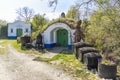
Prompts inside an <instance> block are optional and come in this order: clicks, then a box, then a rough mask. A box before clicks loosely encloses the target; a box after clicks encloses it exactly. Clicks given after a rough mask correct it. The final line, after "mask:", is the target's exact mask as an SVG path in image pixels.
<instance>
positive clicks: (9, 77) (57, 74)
mask: <svg viewBox="0 0 120 80" xmlns="http://www.w3.org/2000/svg"><path fill="white" fill-rule="evenodd" d="M6 50H8V53H6V54H4V55H0V80H75V79H74V78H73V77H71V76H70V75H67V74H65V72H64V71H63V70H61V69H59V68H57V67H55V66H51V65H49V64H46V63H43V62H37V61H33V59H34V58H33V57H32V56H29V55H27V54H21V53H19V52H17V51H16V50H15V49H14V48H13V47H11V46H10V45H8V49H6Z"/></svg>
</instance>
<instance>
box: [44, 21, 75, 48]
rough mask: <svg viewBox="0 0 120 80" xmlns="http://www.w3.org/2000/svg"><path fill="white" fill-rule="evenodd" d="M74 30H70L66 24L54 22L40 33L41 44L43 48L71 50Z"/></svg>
mask: <svg viewBox="0 0 120 80" xmlns="http://www.w3.org/2000/svg"><path fill="white" fill-rule="evenodd" d="M74 32H75V29H72V28H71V27H70V26H69V25H68V24H66V23H63V22H56V23H54V24H52V25H49V26H48V27H47V28H46V30H44V32H43V33H42V36H43V43H44V47H45V48H53V47H55V46H63V47H68V49H71V48H72V43H73V42H74V34H73V33H74Z"/></svg>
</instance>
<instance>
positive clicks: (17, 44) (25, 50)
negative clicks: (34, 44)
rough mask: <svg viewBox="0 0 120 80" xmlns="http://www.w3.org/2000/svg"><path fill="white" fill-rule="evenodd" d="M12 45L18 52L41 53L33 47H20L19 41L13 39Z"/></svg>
mask: <svg viewBox="0 0 120 80" xmlns="http://www.w3.org/2000/svg"><path fill="white" fill-rule="evenodd" d="M12 46H13V47H14V48H15V49H16V50H18V51H19V52H22V53H26V54H37V55H41V54H42V52H39V51H37V50H35V49H33V48H30V49H27V48H23V47H21V43H17V41H16V40H13V42H12Z"/></svg>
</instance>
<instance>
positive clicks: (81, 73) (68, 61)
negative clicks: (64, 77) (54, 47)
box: [36, 54, 99, 80]
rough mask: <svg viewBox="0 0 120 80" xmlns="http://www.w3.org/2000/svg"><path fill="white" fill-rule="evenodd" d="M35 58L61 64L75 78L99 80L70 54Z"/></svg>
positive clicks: (78, 79)
mask: <svg viewBox="0 0 120 80" xmlns="http://www.w3.org/2000/svg"><path fill="white" fill-rule="evenodd" d="M36 60H37V61H43V62H48V63H50V64H54V65H57V66H61V67H62V68H63V69H64V70H65V71H66V72H67V73H70V74H72V75H74V77H76V79H77V80H80V79H82V80H99V79H98V78H97V77H96V76H95V75H94V74H93V73H91V72H90V71H88V70H87V69H85V68H84V66H83V64H82V63H81V62H79V61H78V60H77V59H76V58H75V57H74V55H72V54H58V55H55V56H54V57H52V58H41V57H38V58H36Z"/></svg>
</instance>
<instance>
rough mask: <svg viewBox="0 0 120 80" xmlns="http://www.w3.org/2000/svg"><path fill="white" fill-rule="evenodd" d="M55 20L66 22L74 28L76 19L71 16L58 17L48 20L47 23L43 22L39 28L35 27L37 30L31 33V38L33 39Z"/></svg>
mask: <svg viewBox="0 0 120 80" xmlns="http://www.w3.org/2000/svg"><path fill="white" fill-rule="evenodd" d="M56 22H63V23H66V24H68V25H69V26H70V27H71V28H73V29H74V28H75V25H76V22H77V21H76V20H73V19H71V18H58V19H55V20H52V21H50V22H49V23H48V24H45V25H44V26H40V28H38V29H37V31H35V32H33V33H32V38H33V39H35V38H36V36H37V35H38V34H39V33H42V32H43V31H44V30H45V29H46V28H47V27H49V26H50V25H52V24H54V23H56Z"/></svg>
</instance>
